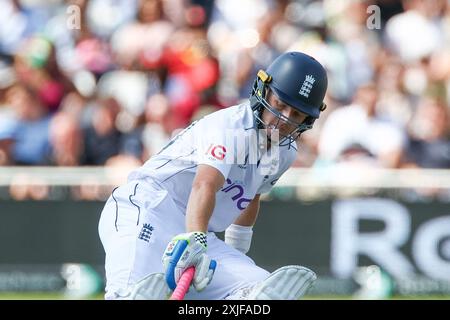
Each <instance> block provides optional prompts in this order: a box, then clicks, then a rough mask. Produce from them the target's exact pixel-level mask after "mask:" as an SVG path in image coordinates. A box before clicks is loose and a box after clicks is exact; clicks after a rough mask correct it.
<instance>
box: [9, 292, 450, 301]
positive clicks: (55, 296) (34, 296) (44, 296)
mask: <svg viewBox="0 0 450 320" xmlns="http://www.w3.org/2000/svg"><path fill="white" fill-rule="evenodd" d="M0 300H103V294H98V295H95V296H91V297H88V298H83V299H75V298H70V297H66V296H64V295H63V294H60V293H47V292H44V293H39V292H36V293H21V292H17V293H16V292H3V293H0ZM305 300H356V299H354V298H353V297H352V296H337V295H330V296H306V297H305ZM388 300H450V295H428V296H426V295H421V296H394V297H392V298H391V299H388Z"/></svg>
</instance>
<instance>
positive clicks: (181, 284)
mask: <svg viewBox="0 0 450 320" xmlns="http://www.w3.org/2000/svg"><path fill="white" fill-rule="evenodd" d="M194 274H195V268H194V267H189V268H187V269H186V271H185V272H183V274H182V275H181V278H180V280H179V281H178V284H177V287H176V288H175V290H174V291H173V293H172V296H171V297H170V299H169V300H183V299H184V296H185V295H186V293H187V292H188V290H189V286H190V285H191V282H192V279H193V278H194Z"/></svg>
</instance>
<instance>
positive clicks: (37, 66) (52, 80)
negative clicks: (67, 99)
mask: <svg viewBox="0 0 450 320" xmlns="http://www.w3.org/2000/svg"><path fill="white" fill-rule="evenodd" d="M14 66H15V70H16V73H17V76H18V78H19V80H20V81H21V82H22V83H24V84H26V85H27V86H29V87H30V88H31V89H32V90H33V91H34V92H36V95H37V97H36V98H38V99H39V100H40V102H41V103H42V104H43V106H45V107H46V108H47V110H48V111H55V110H57V109H58V108H59V105H60V103H61V101H62V99H63V97H64V95H65V94H67V93H69V92H74V91H75V92H76V88H75V86H74V85H73V83H72V81H71V80H70V79H69V78H68V77H66V76H65V75H64V74H63V72H62V71H61V70H60V68H59V66H58V63H57V61H56V52H55V47H54V45H53V44H52V43H51V41H49V40H48V39H46V38H45V37H32V38H29V39H27V41H25V43H24V45H23V47H22V48H21V49H20V51H19V52H18V54H17V55H16V57H15V61H14Z"/></svg>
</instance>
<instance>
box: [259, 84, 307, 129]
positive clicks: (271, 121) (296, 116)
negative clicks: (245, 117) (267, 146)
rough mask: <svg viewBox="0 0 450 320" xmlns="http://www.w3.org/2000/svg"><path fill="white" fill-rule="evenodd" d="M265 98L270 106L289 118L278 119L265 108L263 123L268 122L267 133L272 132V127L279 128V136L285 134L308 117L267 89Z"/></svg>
mask: <svg viewBox="0 0 450 320" xmlns="http://www.w3.org/2000/svg"><path fill="white" fill-rule="evenodd" d="M266 100H267V102H269V104H270V105H271V106H272V108H274V109H275V110H276V111H277V112H279V113H280V114H282V115H283V116H285V117H286V118H288V119H289V122H286V121H284V120H280V118H279V117H277V116H276V115H275V114H273V113H271V112H270V111H268V110H265V111H264V114H263V120H264V123H266V124H268V126H267V131H268V132H267V134H268V135H270V134H271V133H272V130H273V129H278V130H280V132H279V134H280V137H281V136H287V135H289V134H290V133H291V132H292V131H294V130H295V129H296V128H297V126H298V125H300V124H301V123H303V121H305V119H306V118H307V117H308V115H306V114H304V113H302V112H300V111H298V110H296V109H294V108H293V107H291V106H290V105H288V104H286V103H284V102H283V101H281V100H280V99H279V98H278V97H277V96H276V95H275V94H274V93H273V92H272V91H271V90H269V92H268V94H267V98H266Z"/></svg>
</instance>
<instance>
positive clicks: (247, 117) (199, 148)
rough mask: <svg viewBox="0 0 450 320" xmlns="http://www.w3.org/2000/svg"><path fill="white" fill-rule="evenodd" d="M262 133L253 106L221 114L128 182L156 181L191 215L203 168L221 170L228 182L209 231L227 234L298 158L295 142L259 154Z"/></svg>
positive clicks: (195, 126)
mask: <svg viewBox="0 0 450 320" xmlns="http://www.w3.org/2000/svg"><path fill="white" fill-rule="evenodd" d="M256 133H257V131H256V130H255V125H254V117H253V111H252V109H251V108H250V106H249V103H248V102H247V103H244V104H240V105H236V106H232V107H229V108H226V109H222V110H219V111H216V112H214V113H212V114H209V115H207V116H205V117H203V118H202V119H200V120H198V121H196V122H194V123H192V124H191V125H190V126H188V127H187V128H186V129H184V130H183V131H182V132H181V133H179V134H178V135H177V136H175V137H174V138H173V139H172V140H171V141H170V142H169V143H168V145H167V146H165V147H164V148H163V149H162V150H161V151H160V152H159V153H158V154H157V155H154V156H152V157H151V158H150V159H149V160H148V161H147V162H145V163H144V165H143V166H142V167H140V168H138V169H136V170H134V171H133V172H132V173H131V174H130V175H129V177H128V180H129V181H131V180H135V179H151V180H154V181H156V182H157V183H158V184H159V185H160V186H161V187H162V188H164V189H165V190H167V191H168V193H169V195H170V196H171V197H172V199H173V200H174V202H175V204H176V205H177V206H178V207H179V208H180V210H181V211H182V212H183V213H185V212H186V207H187V203H188V199H189V195H190V192H191V187H192V182H193V180H194V176H195V173H196V170H197V166H198V165H199V164H207V165H210V166H212V167H214V168H216V169H217V170H219V171H220V172H221V173H222V174H223V176H224V177H225V183H224V185H223V188H221V190H219V191H218V192H217V194H216V206H215V209H214V211H213V214H212V217H211V219H210V222H209V226H208V231H214V232H221V231H224V230H225V229H226V228H227V227H228V226H229V225H230V224H232V223H233V222H234V220H235V219H236V218H237V217H238V216H239V215H240V213H241V212H242V210H244V209H245V208H246V207H247V206H248V204H249V203H250V201H251V200H252V199H253V198H254V197H255V195H256V194H260V193H265V192H268V191H270V189H271V188H272V187H273V185H274V184H275V182H276V181H277V180H278V179H279V177H280V176H281V175H282V174H283V173H284V172H285V171H286V170H287V169H288V168H289V167H290V166H291V164H292V163H293V161H294V160H295V158H296V155H297V149H296V146H295V144H294V143H293V144H291V145H287V146H279V147H278V146H277V147H273V146H272V148H270V149H269V152H267V151H266V152H257V151H256V149H257V147H256V146H257V145H258V141H259V142H261V140H257V139H256ZM261 136H263V135H261ZM264 136H265V135H264ZM249 146H251V147H249Z"/></svg>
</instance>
